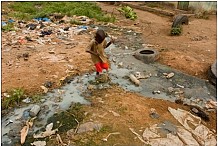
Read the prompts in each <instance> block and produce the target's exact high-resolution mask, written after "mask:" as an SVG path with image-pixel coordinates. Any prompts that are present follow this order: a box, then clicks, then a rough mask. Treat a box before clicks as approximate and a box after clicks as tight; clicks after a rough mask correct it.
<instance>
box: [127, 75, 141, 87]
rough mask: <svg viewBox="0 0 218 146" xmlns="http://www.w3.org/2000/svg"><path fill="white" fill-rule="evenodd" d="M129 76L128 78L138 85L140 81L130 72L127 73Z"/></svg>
mask: <svg viewBox="0 0 218 146" xmlns="http://www.w3.org/2000/svg"><path fill="white" fill-rule="evenodd" d="M129 78H130V80H131V81H132V82H133V83H135V84H136V85H139V84H140V81H139V80H138V79H137V78H136V77H135V76H134V75H133V74H130V75H129Z"/></svg>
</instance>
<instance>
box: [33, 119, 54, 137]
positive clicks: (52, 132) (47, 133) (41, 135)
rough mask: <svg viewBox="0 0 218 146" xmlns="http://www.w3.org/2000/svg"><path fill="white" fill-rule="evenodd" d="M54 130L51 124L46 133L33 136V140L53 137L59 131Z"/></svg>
mask: <svg viewBox="0 0 218 146" xmlns="http://www.w3.org/2000/svg"><path fill="white" fill-rule="evenodd" d="M52 128H53V123H50V124H48V125H47V126H46V131H45V132H41V133H40V134H38V135H35V134H34V135H33V138H44V137H47V136H51V135H53V134H55V133H56V132H57V131H58V129H54V130H52Z"/></svg>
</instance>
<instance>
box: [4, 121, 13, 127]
mask: <svg viewBox="0 0 218 146" xmlns="http://www.w3.org/2000/svg"><path fill="white" fill-rule="evenodd" d="M11 123H13V121H12V120H9V121H8V122H7V123H6V125H5V126H8V125H9V124H11Z"/></svg>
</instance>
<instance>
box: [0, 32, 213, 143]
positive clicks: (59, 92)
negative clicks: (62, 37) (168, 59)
mask: <svg viewBox="0 0 218 146" xmlns="http://www.w3.org/2000/svg"><path fill="white" fill-rule="evenodd" d="M132 33H134V34H135V32H132ZM127 34H128V37H131V39H130V40H131V41H127V42H128V43H129V44H128V43H126V44H118V45H116V46H115V45H113V44H112V45H111V46H110V47H108V48H107V49H106V50H105V51H106V53H107V54H108V55H109V56H110V62H111V69H110V70H109V77H110V78H111V81H112V82H113V83H116V84H118V85H119V86H120V87H122V88H124V89H125V90H127V91H133V92H137V93H140V94H141V95H143V96H145V97H152V98H157V99H164V100H170V101H173V102H174V101H175V99H176V96H175V95H172V94H169V92H168V88H169V87H173V88H179V87H181V86H184V87H183V88H181V90H182V91H183V92H184V95H185V96H186V97H187V98H186V102H187V103H190V102H191V101H192V100H194V99H196V98H199V99H202V100H203V101H204V102H205V101H207V100H209V99H212V100H215V101H216V88H215V87H214V86H213V85H211V84H210V83H209V82H207V81H205V80H201V79H198V78H195V77H192V76H189V75H186V74H183V73H181V72H179V71H177V70H174V69H171V68H169V67H167V66H164V65H160V64H158V63H153V64H145V63H143V62H142V61H140V60H137V59H135V58H134V57H133V56H132V54H133V53H134V52H135V50H136V49H137V48H136V49H135V48H134V49H128V50H126V49H123V48H127V47H126V46H128V47H129V48H131V46H133V45H134V44H133V42H134V43H136V42H137V40H138V38H139V36H137V35H133V34H129V33H127ZM125 35H126V34H125ZM107 40H108V39H107ZM141 44H142V43H138V44H137V45H138V48H142V47H143V46H142V45H141ZM135 72H141V73H144V74H146V75H150V77H149V78H147V79H141V80H140V82H141V84H140V86H136V85H134V84H133V83H132V82H131V81H130V80H129V78H128V76H129V74H130V73H135ZM170 72H173V73H174V74H175V75H174V77H173V78H171V79H166V78H165V77H164V76H163V73H170ZM94 79H95V73H93V74H84V75H82V76H76V77H74V78H73V79H72V81H71V83H69V84H67V85H65V86H63V87H61V88H60V89H55V90H53V91H52V92H49V93H48V94H47V95H46V96H44V97H43V101H41V102H40V103H38V104H39V105H40V107H41V108H42V110H41V111H40V113H39V115H38V116H37V120H36V121H35V122H34V124H35V125H38V126H34V127H33V128H32V132H33V133H34V132H36V131H37V130H39V129H40V128H42V127H45V126H46V123H47V120H48V118H49V117H51V116H53V115H54V113H56V112H57V111H60V110H63V111H64V110H67V109H68V108H69V107H70V106H71V104H72V103H77V102H79V103H81V104H90V102H89V101H87V100H86V99H85V98H84V97H83V96H82V93H84V92H86V91H87V87H88V85H90V83H89V81H90V80H94ZM108 86H110V85H109V84H102V85H97V86H95V88H107V87H108ZM157 90H159V91H160V94H153V91H157ZM124 98H125V97H124ZM204 102H202V104H201V106H204V105H203V104H204ZM32 107H33V104H30V105H28V106H26V107H21V108H15V109H14V110H13V111H12V112H10V113H9V114H8V115H6V116H4V117H2V135H1V136H2V144H3V145H13V142H14V141H16V140H17V141H18V140H19V131H20V129H19V128H22V127H19V126H18V125H21V123H22V122H24V121H26V120H27V119H28V118H29V114H28V112H29V110H30V109H31V108H32ZM9 120H12V121H13V122H14V123H11V124H9V125H8V126H5V125H6V123H7V122H8V121H9ZM17 126H18V127H17ZM16 128H17V129H18V130H17V131H16ZM11 130H12V131H13V130H15V132H16V133H17V137H16V138H17V139H16V138H15V139H13V138H11V137H9V135H10V134H8V133H9V131H11Z"/></svg>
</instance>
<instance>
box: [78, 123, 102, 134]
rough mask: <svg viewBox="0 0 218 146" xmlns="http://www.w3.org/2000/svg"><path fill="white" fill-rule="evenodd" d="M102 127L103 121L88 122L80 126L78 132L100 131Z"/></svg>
mask: <svg viewBox="0 0 218 146" xmlns="http://www.w3.org/2000/svg"><path fill="white" fill-rule="evenodd" d="M101 128H102V124H101V123H96V122H87V123H84V124H81V125H80V126H79V128H78V131H77V133H84V132H88V131H93V130H97V131H99V130H100V129H101Z"/></svg>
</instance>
